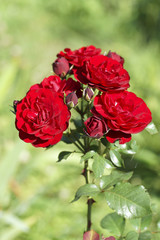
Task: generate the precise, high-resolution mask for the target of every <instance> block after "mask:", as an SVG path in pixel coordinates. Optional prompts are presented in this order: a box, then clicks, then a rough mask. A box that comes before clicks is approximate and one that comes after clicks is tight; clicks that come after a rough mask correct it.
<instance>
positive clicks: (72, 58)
mask: <svg viewBox="0 0 160 240" xmlns="http://www.w3.org/2000/svg"><path fill="white" fill-rule="evenodd" d="M100 52H101V49H100V48H95V47H94V46H92V45H91V46H88V47H82V48H80V49H78V50H75V51H72V50H71V49H70V48H65V49H64V52H62V51H61V52H60V53H58V54H57V57H65V58H66V59H67V60H68V62H69V63H70V64H73V65H75V66H77V67H79V66H81V65H82V64H83V62H84V61H85V60H87V59H89V58H90V57H92V56H95V55H99V54H100Z"/></svg>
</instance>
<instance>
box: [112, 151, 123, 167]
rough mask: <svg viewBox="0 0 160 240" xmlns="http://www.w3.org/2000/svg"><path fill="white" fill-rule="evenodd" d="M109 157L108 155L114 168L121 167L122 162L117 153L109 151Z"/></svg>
mask: <svg viewBox="0 0 160 240" xmlns="http://www.w3.org/2000/svg"><path fill="white" fill-rule="evenodd" d="M109 155H110V158H111V161H112V162H113V163H114V165H115V166H117V167H121V166H122V163H123V160H122V158H121V155H120V153H119V152H117V151H116V150H113V149H112V150H110V151H109Z"/></svg>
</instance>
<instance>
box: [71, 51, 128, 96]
mask: <svg viewBox="0 0 160 240" xmlns="http://www.w3.org/2000/svg"><path fill="white" fill-rule="evenodd" d="M73 72H74V76H75V78H76V79H77V80H78V81H80V82H81V83H83V84H88V85H89V86H90V87H93V88H98V89H99V90H100V91H103V92H120V91H124V90H126V89H127V88H128V87H129V80H130V76H129V74H128V72H127V71H126V70H125V69H124V68H123V66H122V64H121V63H120V62H118V61H116V60H114V59H112V58H110V57H107V56H104V55H98V56H94V57H90V58H89V59H88V60H87V61H85V62H84V63H83V66H82V67H77V68H74V69H73Z"/></svg>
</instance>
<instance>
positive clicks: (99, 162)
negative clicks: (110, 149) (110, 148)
mask: <svg viewBox="0 0 160 240" xmlns="http://www.w3.org/2000/svg"><path fill="white" fill-rule="evenodd" d="M93 158H94V161H93V164H92V170H93V172H94V175H95V177H96V178H99V177H101V176H102V175H103V172H104V169H105V168H114V166H113V164H112V163H111V162H110V161H109V160H107V159H106V158H104V157H102V156H100V155H99V154H97V153H96V154H95V155H94V156H93Z"/></svg>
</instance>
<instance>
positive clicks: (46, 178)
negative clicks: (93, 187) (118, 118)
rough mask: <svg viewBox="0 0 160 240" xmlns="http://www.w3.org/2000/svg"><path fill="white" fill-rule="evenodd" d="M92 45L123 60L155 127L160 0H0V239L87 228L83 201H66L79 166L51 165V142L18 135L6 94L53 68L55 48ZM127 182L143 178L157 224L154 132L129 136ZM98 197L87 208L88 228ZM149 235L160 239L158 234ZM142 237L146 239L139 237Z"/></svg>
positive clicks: (159, 169)
mask: <svg viewBox="0 0 160 240" xmlns="http://www.w3.org/2000/svg"><path fill="white" fill-rule="evenodd" d="M88 45H95V46H96V47H100V48H101V49H102V50H103V52H105V51H107V52H108V51H109V50H112V51H115V52H117V53H118V54H120V55H121V56H123V57H124V59H125V68H126V70H127V71H128V72H129V74H130V76H131V81H130V84H131V88H130V90H133V91H134V92H135V93H136V94H137V95H138V96H139V97H141V98H143V99H144V100H145V101H146V103H147V105H148V106H149V108H150V109H151V111H152V114H153V121H154V123H155V125H156V126H157V129H158V130H160V1H159V0H152V1H150V0H141V1H140V0H130V1H129V0H121V1H119V0H81V1H76V0H67V1H66V0H45V1H44V0H14V1H11V0H5V1H2V0H1V1H0V153H1V154H0V240H59V239H65V240H81V239H82V234H83V231H84V230H85V227H86V206H85V204H84V199H82V200H79V201H78V202H75V203H73V204H71V203H70V201H71V200H72V199H73V197H74V193H75V190H76V189H77V187H79V186H80V185H82V183H83V178H82V176H81V175H80V173H81V171H82V168H83V166H82V165H81V164H80V163H79V159H76V158H74V156H73V157H71V158H70V159H69V160H67V161H62V162H60V163H57V162H56V161H57V156H58V153H59V151H61V149H63V150H64V149H67V148H68V146H66V145H65V144H63V143H58V144H57V145H56V146H54V147H53V148H51V149H49V150H47V151H46V150H44V149H36V148H34V147H32V145H30V144H26V143H24V142H22V141H21V140H20V139H19V138H18V132H17V130H16V129H15V125H14V121H15V116H14V114H12V113H11V112H10V105H12V102H13V100H20V99H22V98H23V97H24V96H25V94H26V92H27V91H28V89H29V87H30V86H31V85H33V84H34V83H39V82H40V81H42V79H43V78H44V77H46V76H49V75H51V74H52V67H51V64H52V62H53V61H54V60H55V58H56V54H57V53H58V52H59V51H60V50H63V49H64V48H66V47H69V48H71V49H72V50H74V49H77V48H80V47H82V46H88ZM134 139H135V140H136V141H137V144H138V145H139V150H138V152H137V154H136V155H135V156H134V158H133V159H131V160H129V161H130V162H131V161H133V162H134V164H133V166H132V167H133V168H134V169H135V170H134V171H135V173H134V177H133V178H132V182H133V183H135V184H143V185H144V186H145V187H146V188H147V189H148V191H149V193H150V195H151V200H152V209H153V213H154V215H153V219H152V223H151V227H150V228H151V229H152V231H157V230H158V228H159V230H160V134H159V133H158V134H156V135H153V136H152V135H149V134H148V133H147V132H146V131H143V133H140V134H137V135H135V136H134ZM107 210H108V209H107V204H106V203H105V201H104V199H99V201H98V203H97V204H95V205H94V209H93V222H94V224H93V229H95V230H96V231H99V233H102V232H103V233H104V235H105V234H106V230H104V229H101V228H100V224H99V221H100V220H101V219H102V217H104V214H105V212H106V214H107V213H108V212H107ZM154 239H157V240H158V239H160V235H159V236H158V235H157V237H155V238H154ZM146 240H147V239H146Z"/></svg>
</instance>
